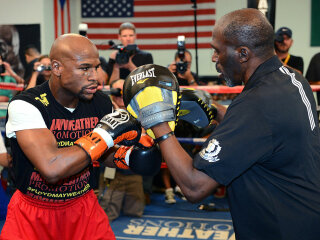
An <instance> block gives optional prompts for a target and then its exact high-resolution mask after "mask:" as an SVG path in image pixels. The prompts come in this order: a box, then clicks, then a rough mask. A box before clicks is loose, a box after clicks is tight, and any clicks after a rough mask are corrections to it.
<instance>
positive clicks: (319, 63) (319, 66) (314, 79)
mask: <svg viewBox="0 0 320 240" xmlns="http://www.w3.org/2000/svg"><path fill="white" fill-rule="evenodd" d="M306 79H308V81H309V82H310V83H312V84H316V85H319V84H320V53H317V54H315V55H314V56H313V57H312V58H311V60H310V63H309V67H308V70H307V73H306Z"/></svg>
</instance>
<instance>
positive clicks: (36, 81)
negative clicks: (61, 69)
mask: <svg viewBox="0 0 320 240" xmlns="http://www.w3.org/2000/svg"><path fill="white" fill-rule="evenodd" d="M50 76H51V60H50V58H49V56H48V55H41V56H40V57H39V59H38V61H37V62H35V63H34V65H33V72H32V75H31V78H30V80H29V83H28V85H27V87H26V89H29V88H32V87H34V86H37V85H40V84H42V83H44V82H45V81H48V80H49V79H50Z"/></svg>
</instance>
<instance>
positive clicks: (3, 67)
mask: <svg viewBox="0 0 320 240" xmlns="http://www.w3.org/2000/svg"><path fill="white" fill-rule="evenodd" d="M5 71H6V68H5V66H4V64H0V74H2V73H5Z"/></svg>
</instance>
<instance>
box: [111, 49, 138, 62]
mask: <svg viewBox="0 0 320 240" xmlns="http://www.w3.org/2000/svg"><path fill="white" fill-rule="evenodd" d="M117 49H118V52H117V55H116V63H118V64H120V65H121V64H126V63H128V62H129V58H130V57H131V56H132V55H134V54H136V53H137V51H138V46H137V44H129V45H127V46H126V47H124V46H122V45H117Z"/></svg>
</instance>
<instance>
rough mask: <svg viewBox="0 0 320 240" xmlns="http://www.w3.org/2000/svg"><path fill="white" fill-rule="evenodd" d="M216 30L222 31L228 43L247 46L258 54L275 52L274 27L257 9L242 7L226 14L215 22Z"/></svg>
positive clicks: (267, 55)
mask: <svg viewBox="0 0 320 240" xmlns="http://www.w3.org/2000/svg"><path fill="white" fill-rule="evenodd" d="M214 31H221V34H222V36H223V37H224V40H225V42H226V43H229V44H230V45H234V46H246V47H248V48H250V50H251V51H252V52H254V54H255V55H256V56H259V57H270V56H272V55H273V54H274V41H273V38H274V37H273V35H274V33H273V32H274V31H273V28H272V26H271V24H270V23H269V21H268V19H267V18H266V17H265V16H264V15H263V14H262V13H261V12H260V11H259V10H257V9H253V8H247V9H241V10H236V11H233V12H230V13H228V14H226V15H224V16H223V17H222V18H220V19H219V20H218V21H217V23H216V24H215V26H214Z"/></svg>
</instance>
